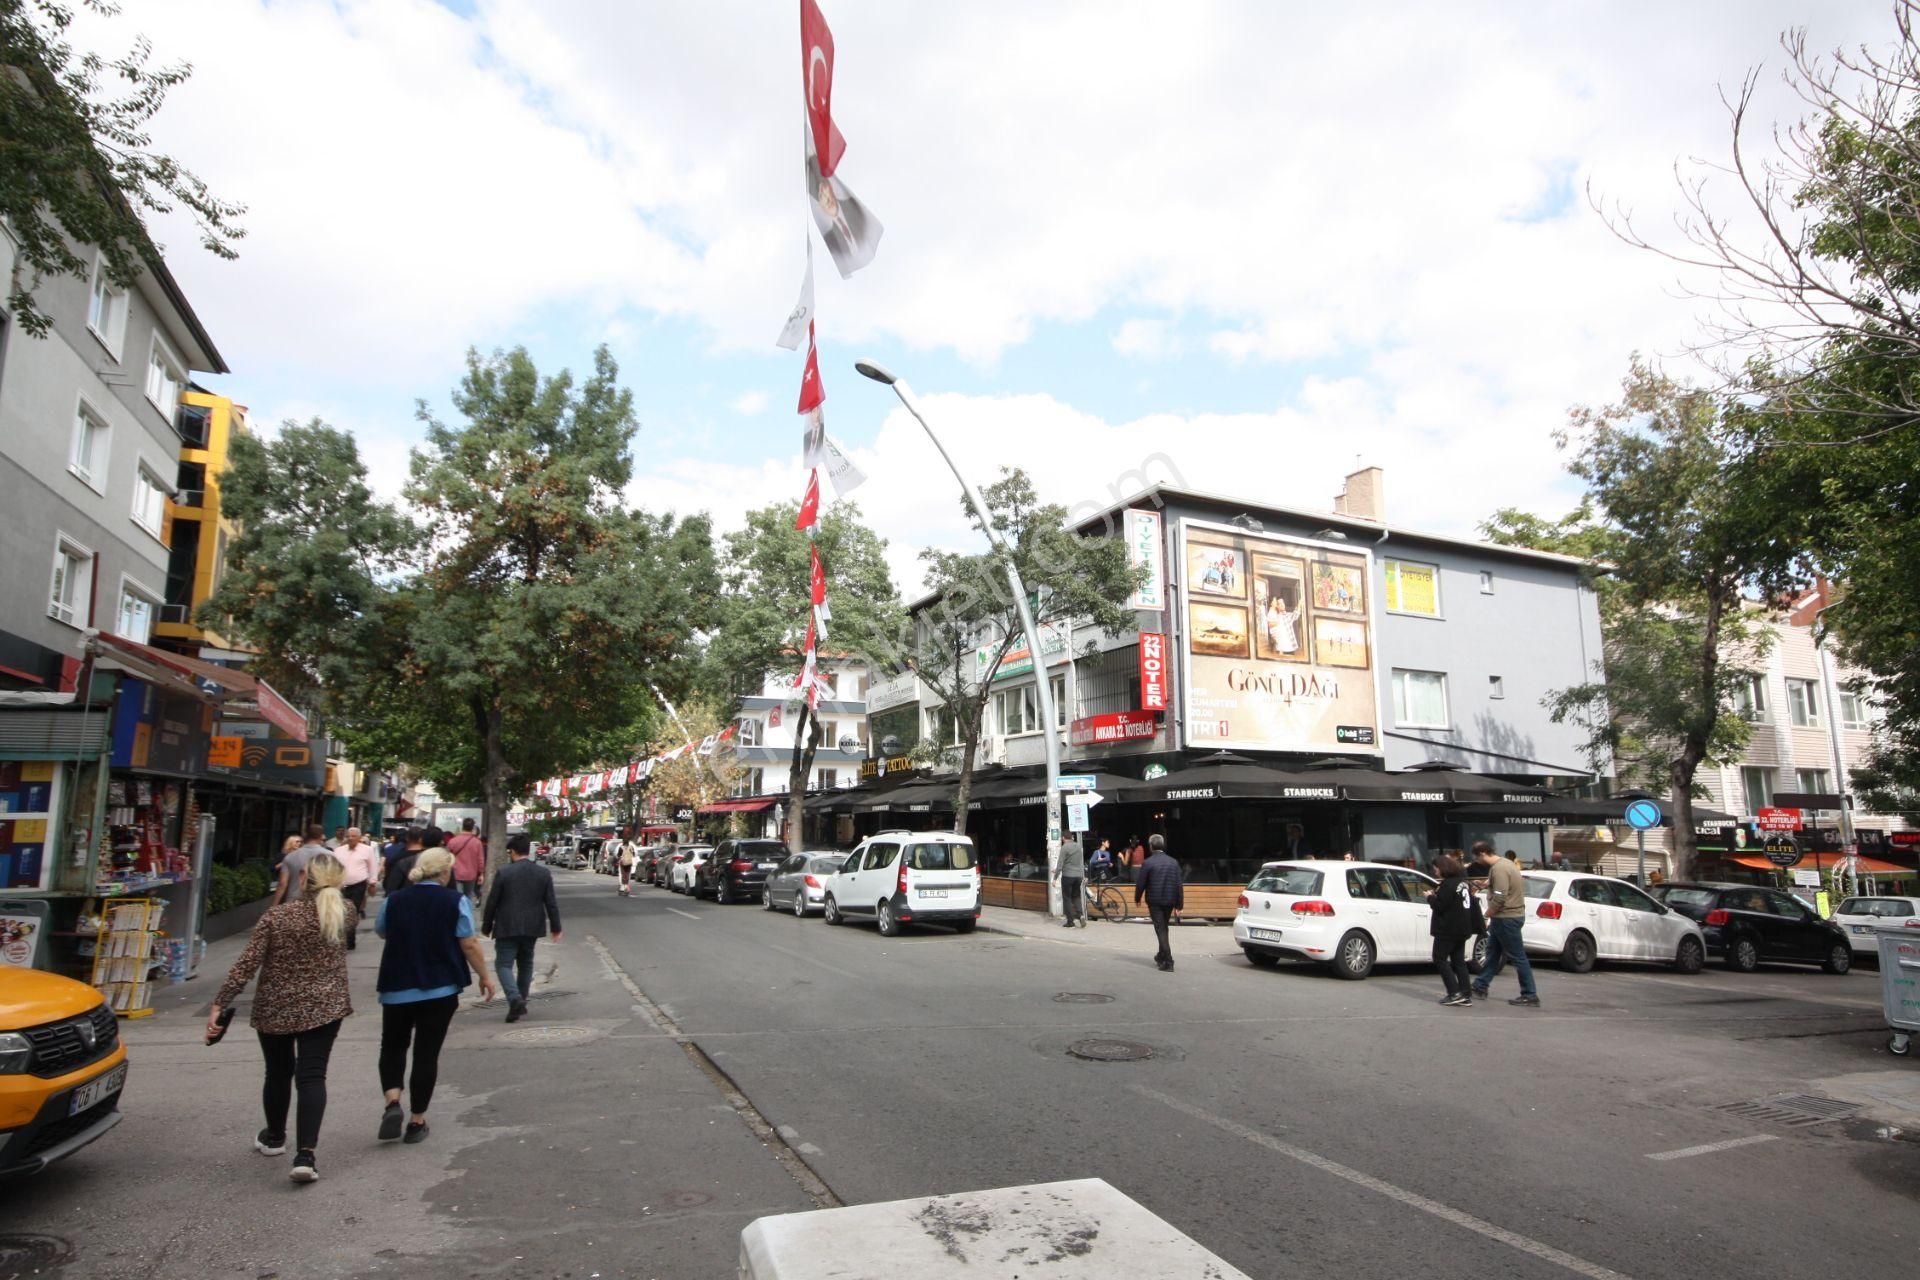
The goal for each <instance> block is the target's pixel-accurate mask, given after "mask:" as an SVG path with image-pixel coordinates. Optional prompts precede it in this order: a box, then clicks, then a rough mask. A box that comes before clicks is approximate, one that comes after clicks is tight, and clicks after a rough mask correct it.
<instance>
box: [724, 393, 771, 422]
mask: <svg viewBox="0 0 1920 1280" xmlns="http://www.w3.org/2000/svg"><path fill="white" fill-rule="evenodd" d="M730 407H731V408H732V409H733V411H734V412H735V413H737V414H740V415H741V416H742V417H747V418H753V417H758V416H759V415H760V414H762V413H765V412H766V410H767V393H766V392H764V391H743V392H741V393H740V394H739V395H737V396H735V397H734V398H733V402H732V405H731V406H730Z"/></svg>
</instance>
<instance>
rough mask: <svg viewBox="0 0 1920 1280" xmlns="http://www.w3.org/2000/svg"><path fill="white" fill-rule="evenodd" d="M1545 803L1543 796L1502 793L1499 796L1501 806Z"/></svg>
mask: <svg viewBox="0 0 1920 1280" xmlns="http://www.w3.org/2000/svg"><path fill="white" fill-rule="evenodd" d="M1546 802H1547V798H1546V797H1545V796H1530V795H1526V794H1525V793H1517V792H1503V793H1501V796H1500V803H1501V804H1545V803H1546Z"/></svg>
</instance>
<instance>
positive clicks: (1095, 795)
mask: <svg viewBox="0 0 1920 1280" xmlns="http://www.w3.org/2000/svg"><path fill="white" fill-rule="evenodd" d="M1105 799H1106V797H1105V796H1103V795H1101V794H1100V793H1099V792H1098V791H1076V792H1074V793H1073V796H1072V798H1071V799H1069V800H1068V801H1067V803H1068V804H1083V805H1085V806H1087V808H1089V809H1091V808H1093V806H1095V805H1097V804H1099V803H1100V802H1101V801H1102V800H1105Z"/></svg>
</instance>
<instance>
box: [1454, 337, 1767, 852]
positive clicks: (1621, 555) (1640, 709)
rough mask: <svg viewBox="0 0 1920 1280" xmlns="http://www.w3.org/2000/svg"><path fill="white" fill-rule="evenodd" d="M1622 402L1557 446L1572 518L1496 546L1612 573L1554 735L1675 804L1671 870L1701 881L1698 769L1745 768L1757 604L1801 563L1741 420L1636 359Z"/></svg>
mask: <svg viewBox="0 0 1920 1280" xmlns="http://www.w3.org/2000/svg"><path fill="white" fill-rule="evenodd" d="M1622 392H1623V394H1622V397H1621V400H1620V402H1619V403H1618V404H1614V405H1610V406H1607V407H1605V408H1600V409H1592V408H1576V409H1575V410H1574V411H1573V412H1572V414H1571V416H1570V419H1569V424H1568V426H1567V428H1566V429H1565V430H1563V431H1562V432H1560V433H1559V434H1558V436H1557V440H1558V442H1559V444H1560V445H1561V447H1562V448H1565V449H1569V450H1571V451H1572V456H1571V458H1570V461H1569V463H1568V470H1569V471H1571V472H1572V473H1573V474H1574V475H1576V476H1578V477H1580V478H1581V479H1582V480H1584V481H1586V483H1587V498H1586V502H1585V503H1583V504H1582V507H1581V509H1580V510H1579V511H1577V512H1576V513H1575V514H1574V516H1572V517H1570V518H1569V519H1567V520H1563V521H1560V522H1547V521H1542V520H1539V519H1538V518H1536V517H1530V516H1526V515H1525V514H1524V513H1516V512H1512V511H1506V512H1502V513H1500V514H1499V515H1498V516H1496V517H1495V519H1494V520H1493V521H1490V522H1489V523H1488V524H1487V525H1486V526H1484V528H1485V531H1486V532H1487V534H1488V535H1489V536H1490V537H1491V538H1493V539H1494V540H1495V541H1503V542H1511V543H1523V544H1526V545H1540V544H1541V543H1543V542H1544V543H1545V544H1546V545H1545V546H1543V547H1542V549H1545V550H1559V551H1563V552H1569V553H1571V554H1579V555H1584V556H1589V557H1593V558H1595V559H1596V560H1598V561H1600V562H1602V563H1600V564H1599V565H1598V566H1597V568H1598V574H1597V575H1596V577H1595V581H1594V585H1595V588H1596V590H1597V592H1598V594H1599V597H1600V606H1601V608H1600V613H1601V632H1602V638H1603V642H1604V643H1603V652H1604V655H1605V658H1604V662H1596V663H1595V664H1594V673H1593V676H1594V678H1593V679H1592V680H1589V681H1587V682H1584V683H1582V684H1578V685H1574V686H1572V687H1570V688H1566V689H1557V690H1554V691H1552V692H1551V693H1550V694H1549V695H1548V697H1547V699H1546V705H1547V706H1548V707H1549V709H1550V710H1551V711H1552V713H1553V718H1554V719H1555V720H1556V721H1571V722H1572V723H1573V724H1575V725H1576V726H1578V727H1579V728H1580V729H1581V730H1582V731H1583V732H1585V734H1586V735H1587V743H1586V750H1587V755H1588V759H1589V761H1590V762H1591V763H1592V765H1593V768H1594V770H1595V771H1596V772H1601V773H1604V772H1605V771H1606V770H1607V769H1608V767H1609V766H1611V767H1612V768H1613V769H1614V771H1615V773H1616V774H1617V776H1618V777H1620V778H1621V779H1622V780H1623V781H1627V782H1630V783H1639V784H1642V785H1646V786H1649V787H1654V788H1659V789H1662V790H1665V791H1666V792H1667V794H1668V796H1669V798H1670V801H1669V802H1670V805H1671V808H1672V812H1673V859H1674V866H1673V871H1674V875H1675V876H1676V877H1681V876H1686V875H1689V874H1691V872H1692V864H1693V859H1694V855H1695V845H1694V836H1693V827H1694V824H1693V800H1694V796H1695V785H1696V784H1695V779H1696V776H1697V774H1698V772H1699V769H1700V766H1701V765H1702V764H1704V763H1708V762H1717V761H1721V760H1727V759H1734V758H1737V755H1738V752H1739V750H1740V748H1741V747H1742V746H1744V745H1745V743H1746V740H1747V723H1746V721H1745V720H1743V719H1742V718H1741V717H1740V716H1738V715H1736V714H1734V713H1732V712H1731V711H1730V710H1729V708H1730V707H1731V706H1732V704H1733V699H1734V695H1735V691H1736V688H1737V686H1738V685H1739V683H1740V682H1741V679H1742V675H1743V672H1742V669H1741V665H1740V664H1741V663H1742V662H1743V661H1749V662H1750V661H1752V660H1754V659H1756V658H1757V657H1758V656H1759V654H1760V653H1762V652H1763V651H1764V649H1765V646H1766V644H1767V641H1768V633H1767V631H1766V629H1765V628H1764V627H1757V626H1755V625H1754V622H1755V618H1756V615H1757V614H1758V613H1759V612H1760V610H1759V609H1758V608H1757V607H1756V606H1755V605H1754V604H1753V603H1752V599H1751V597H1753V596H1755V595H1761V596H1764V595H1765V594H1766V593H1769V592H1772V591H1776V590H1778V589H1780V588H1782V587H1784V586H1785V585H1786V581H1787V578H1786V574H1787V569H1788V567H1789V562H1790V560H1791V556H1790V555H1789V553H1788V552H1787V551H1786V550H1785V549H1784V547H1783V545H1782V544H1781V543H1780V542H1779V541H1778V540H1777V539H1776V538H1775V536H1774V532H1773V525H1774V523H1777V518H1778V513H1776V512H1773V511H1772V510H1771V509H1770V508H1769V507H1768V506H1767V505H1766V504H1765V503H1763V502H1758V501H1756V500H1755V498H1754V496H1753V487H1752V479H1753V470H1754V468H1755V466H1756V465H1758V463H1757V462H1756V460H1755V459H1754V457H1753V456H1752V455H1751V454H1746V453H1742V452H1741V451H1740V449H1739V446H1738V441H1739V439H1740V437H1739V434H1738V432H1737V431H1736V430H1733V429H1732V428H1730V427H1729V425H1728V423H1729V420H1730V419H1735V418H1738V417H1739V416H1740V415H1741V413H1742V412H1744V411H1743V410H1741V409H1740V408H1739V407H1738V406H1735V407H1733V408H1729V407H1728V406H1726V405H1725V404H1723V403H1722V402H1721V401H1720V400H1719V399H1718V398H1717V397H1715V396H1714V395H1712V394H1711V393H1709V392H1707V391H1704V390H1701V389H1699V388H1693V387H1686V386H1682V385H1681V384H1679V383H1677V382H1675V381H1673V380H1672V379H1670V378H1667V377H1666V376H1664V375H1662V374H1660V373H1657V372H1655V371H1654V370H1653V369H1651V368H1650V367H1649V366H1648V365H1646V364H1645V363H1644V362H1642V361H1640V360H1638V359H1635V360H1634V362H1633V364H1632V368H1631V370H1630V372H1629V373H1628V375H1627V377H1626V379H1625V380H1624V382H1623V384H1622Z"/></svg>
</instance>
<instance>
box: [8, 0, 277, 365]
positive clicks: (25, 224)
mask: <svg viewBox="0 0 1920 1280" xmlns="http://www.w3.org/2000/svg"><path fill="white" fill-rule="evenodd" d="M82 2H83V4H84V6H85V7H86V8H87V9H90V10H92V11H94V12H95V13H99V14H103V15H111V14H113V13H116V12H117V11H118V6H117V5H115V4H112V3H109V2H108V0H82ZM74 12H75V10H74V6H73V5H71V4H67V3H62V2H61V0H0V146H4V155H5V162H4V163H0V222H4V223H5V224H6V225H7V228H8V230H9V231H10V232H11V233H12V237H13V240H14V243H15V245H16V251H15V257H14V262H13V275H12V278H11V279H10V280H9V281H8V283H7V310H8V311H9V312H10V313H11V314H12V316H13V318H14V320H15V321H16V322H17V323H18V324H19V326H20V328H21V331H22V332H24V333H29V334H33V335H34V336H36V337H39V336H44V335H45V334H46V333H47V331H48V329H49V328H50V327H51V325H52V319H51V318H50V317H49V316H48V315H47V313H46V312H45V311H43V310H41V308H40V306H39V303H38V301H37V296H36V295H37V293H38V290H39V287H40V285H41V283H42V282H43V281H44V280H45V279H46V278H47V277H49V276H74V277H76V278H79V279H83V280H84V279H86V278H87V277H88V275H89V273H91V271H92V270H93V259H92V255H91V254H90V253H87V252H84V251H83V249H84V247H91V248H97V249H98V250H99V251H100V255H101V257H102V259H103V260H104V262H105V264H106V274H107V278H108V279H109V280H111V281H112V282H113V283H114V284H115V285H117V286H119V287H120V288H122V289H129V288H132V287H133V283H134V281H135V280H136V279H137V278H138V277H139V276H140V273H141V272H142V271H143V270H145V269H146V267H147V265H148V264H149V263H150V262H158V261H159V250H158V249H157V248H155V246H154V244H153V242H152V240H151V239H150V238H149V237H148V234H147V230H146V226H145V224H144V223H143V221H142V217H141V215H142V212H143V211H144V212H146V213H151V214H167V213H171V212H173V211H174V210H175V209H176V208H181V207H184V208H185V209H186V210H187V211H188V212H189V213H190V214H191V215H192V217H193V221H194V224H195V226H196V228H197V229H198V232H199V236H200V243H201V246H202V247H203V248H205V249H207V250H208V251H209V252H211V253H213V254H216V255H218V256H219V257H222V258H232V257H234V256H236V255H235V252H234V248H233V242H234V241H236V240H238V239H240V238H241V237H242V236H244V235H245V234H246V232H245V230H244V229H243V228H242V227H241V226H240V223H239V219H240V216H241V215H242V214H243V213H245V212H246V208H245V206H243V205H238V204H233V203H230V202H228V201H225V200H222V199H220V198H219V197H217V196H215V195H214V194H213V192H212V191H211V190H210V189H209V188H208V186H207V184H206V183H205V182H203V181H201V180H200V178H198V177H197V176H195V175H194V173H193V171H192V170H190V169H188V168H186V167H185V166H183V165H182V164H180V162H179V161H177V160H175V159H174V158H173V157H171V156H168V155H165V154H162V153H160V152H157V151H155V150H154V149H153V139H152V137H151V136H150V135H149V134H148V132H147V126H148V124H149V123H150V122H151V121H152V120H153V118H154V116H155V115H157V114H158V113H159V111H160V108H161V107H162V106H163V105H164V104H165V102H166V98H167V94H168V93H169V92H170V91H171V90H172V89H174V88H175V87H176V86H178V85H180V84H182V83H184V82H185V81H186V80H187V78H188V77H189V76H191V75H192V74H193V68H192V67H191V66H189V65H188V64H186V63H175V64H172V65H169V66H154V65H152V63H151V61H150V60H151V58H152V54H153V47H152V45H151V44H150V43H149V42H148V41H147V40H146V38H145V37H139V38H136V39H135V41H134V43H133V47H132V49H131V50H129V51H128V52H127V53H124V54H122V55H120V56H118V57H112V58H110V57H107V56H104V55H102V54H100V53H95V52H80V51H78V50H76V49H75V48H74V45H73V41H72V39H71V31H70V29H71V27H72V24H73V19H74Z"/></svg>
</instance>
